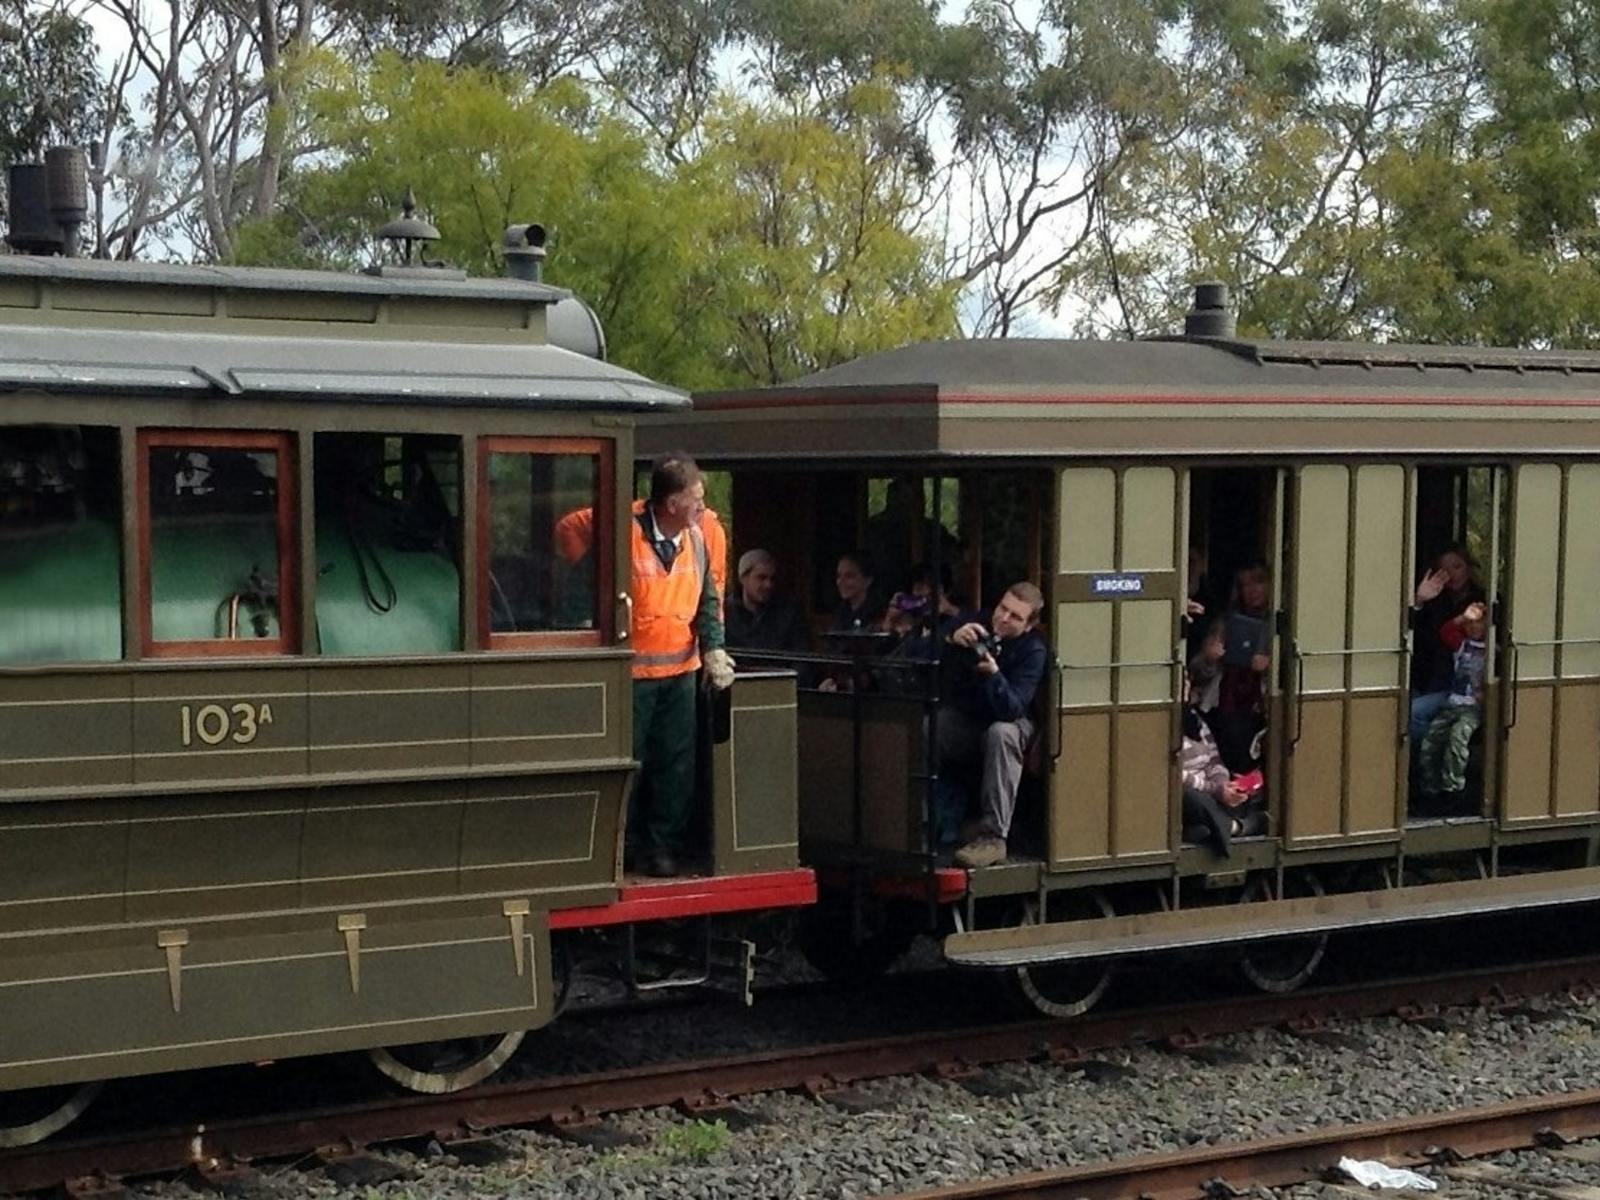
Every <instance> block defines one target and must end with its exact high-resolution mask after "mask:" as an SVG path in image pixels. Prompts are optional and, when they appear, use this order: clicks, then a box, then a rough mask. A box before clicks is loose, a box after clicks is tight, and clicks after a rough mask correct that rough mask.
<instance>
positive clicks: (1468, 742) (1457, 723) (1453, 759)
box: [1417, 603, 1487, 811]
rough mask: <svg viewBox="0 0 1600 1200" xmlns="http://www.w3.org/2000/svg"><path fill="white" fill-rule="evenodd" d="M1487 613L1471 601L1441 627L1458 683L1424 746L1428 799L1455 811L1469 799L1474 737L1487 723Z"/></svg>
mask: <svg viewBox="0 0 1600 1200" xmlns="http://www.w3.org/2000/svg"><path fill="white" fill-rule="evenodd" d="M1486 611H1487V610H1486V609H1485V606H1484V605H1483V604H1482V603H1474V604H1469V605H1468V606H1467V609H1466V611H1465V612H1463V613H1461V614H1459V615H1458V616H1456V617H1453V618H1452V619H1451V620H1449V621H1447V622H1446V623H1445V625H1444V626H1443V628H1441V629H1440V631H1439V641H1440V643H1441V645H1443V646H1444V647H1445V648H1447V649H1448V650H1450V651H1451V669H1452V681H1451V685H1450V690H1449V691H1448V692H1446V694H1445V698H1444V703H1443V704H1442V705H1440V707H1439V711H1438V712H1436V713H1435V714H1434V716H1433V718H1432V720H1430V721H1429V722H1428V728H1427V731H1426V733H1424V735H1423V738H1422V744H1421V746H1420V747H1419V749H1418V755H1417V758H1418V774H1419V775H1420V777H1421V789H1422V797H1423V800H1424V803H1425V804H1426V803H1433V804H1442V805H1443V806H1444V807H1445V808H1446V809H1447V810H1451V811H1455V810H1459V809H1460V808H1461V807H1462V806H1463V804H1464V802H1465V801H1466V800H1467V797H1466V794H1465V793H1466V787H1467V764H1468V762H1469V760H1470V758H1471V753H1472V739H1473V736H1474V735H1475V734H1476V733H1477V731H1478V727H1479V725H1480V724H1481V723H1482V721H1483V673H1484V662H1485V658H1486V650H1485V645H1484V633H1485V628H1486V623H1485V619H1484V618H1485V613H1486Z"/></svg>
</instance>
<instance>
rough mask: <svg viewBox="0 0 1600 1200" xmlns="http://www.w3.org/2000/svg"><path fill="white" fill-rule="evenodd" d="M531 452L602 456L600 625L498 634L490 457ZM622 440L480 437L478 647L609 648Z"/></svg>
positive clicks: (597, 520) (596, 548)
mask: <svg viewBox="0 0 1600 1200" xmlns="http://www.w3.org/2000/svg"><path fill="white" fill-rule="evenodd" d="M491 454H527V455H543V456H545V457H553V456H556V455H562V454H581V455H583V456H585V457H587V458H595V459H598V460H599V471H598V479H597V490H598V492H599V495H598V496H597V497H596V503H595V513H594V543H593V553H594V554H595V555H596V556H597V557H596V559H595V572H594V575H595V607H596V613H595V628H593V629H559V630H556V629H553V630H549V631H545V632H536V633H535V632H530V633H495V632H494V631H493V629H492V628H491V622H490V616H489V519H490V507H489V456H490V455H491ZM615 454H616V443H615V442H613V441H611V440H610V439H608V438H553V437H483V438H479V439H478V483H477V494H478V495H477V500H478V528H477V530H476V536H475V539H474V540H475V543H476V556H477V579H478V612H477V627H478V646H479V648H480V649H483V650H550V649H557V648H561V647H567V646H609V645H610V644H611V640H612V631H613V624H614V617H615V610H614V607H613V605H612V604H611V602H610V597H611V595H612V592H613V590H614V583H613V581H614V580H615V577H616V576H615V563H614V561H613V560H614V556H615V555H614V551H615V546H616V492H617V482H616V462H615Z"/></svg>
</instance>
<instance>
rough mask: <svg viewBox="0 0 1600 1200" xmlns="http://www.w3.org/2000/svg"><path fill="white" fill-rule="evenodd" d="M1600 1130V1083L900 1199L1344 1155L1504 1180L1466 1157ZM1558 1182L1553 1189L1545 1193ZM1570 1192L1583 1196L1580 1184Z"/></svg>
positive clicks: (1197, 1196)
mask: <svg viewBox="0 0 1600 1200" xmlns="http://www.w3.org/2000/svg"><path fill="white" fill-rule="evenodd" d="M1594 1137H1600V1088H1594V1089H1590V1090H1588V1091H1584V1092H1574V1093H1568V1094H1565V1095H1556V1096H1538V1097H1533V1098H1530V1099H1525V1100H1515V1101H1509V1102H1507V1103H1505V1104H1495V1105H1489V1106H1487V1107H1483V1108H1469V1109H1460V1110H1457V1111H1455V1112H1448V1113H1429V1114H1426V1115H1424V1116H1417V1117H1406V1118H1403V1119H1400V1120H1394V1121H1376V1122H1372V1123H1370V1124H1364V1125H1343V1126H1336V1127H1334V1128H1330V1129H1319V1130H1316V1131H1315V1132H1312V1133H1307V1134H1291V1135H1286V1136H1283V1137H1274V1138H1263V1139H1261V1140H1259V1141H1253V1142H1236V1143H1232V1144H1225V1145H1220V1146H1206V1147H1204V1148H1202V1149H1198V1150H1183V1151H1177V1152H1175V1153H1171V1154H1151V1155H1141V1156H1139V1157H1137V1158H1125V1159H1117V1160H1114V1161H1112V1162H1104V1163H1091V1164H1087V1165H1085V1166H1081V1167H1070V1168H1067V1169H1065V1170H1061V1171H1047V1172H1041V1173H1039V1174H1036V1175H1022V1176H1016V1177H1013V1178H1010V1179H999V1180H988V1181H982V1182H977V1183H962V1184H955V1185H952V1186H950V1187H943V1188H933V1189H930V1190H925V1191H917V1192H903V1193H901V1194H900V1195H899V1196H898V1197H895V1198H894V1200H1123V1198H1125V1197H1130V1196H1137V1197H1139V1198H1140V1200H1210V1198H1212V1197H1216V1196H1233V1195H1242V1194H1244V1193H1245V1192H1246V1190H1247V1189H1250V1188H1259V1187H1283V1186H1286V1185H1289V1184H1296V1183H1307V1182H1310V1181H1313V1180H1319V1179H1331V1178H1334V1177H1335V1176H1334V1174H1333V1173H1334V1172H1335V1170H1336V1167H1337V1164H1338V1162H1339V1160H1340V1159H1341V1158H1354V1159H1379V1160H1381V1161H1383V1162H1385V1163H1387V1164H1388V1165H1390V1166H1409V1167H1417V1166H1423V1165H1427V1164H1437V1165H1439V1166H1441V1167H1442V1168H1443V1170H1444V1173H1445V1174H1447V1175H1454V1176H1455V1177H1458V1178H1463V1179H1473V1180H1477V1181H1481V1182H1487V1183H1494V1182H1497V1181H1500V1179H1501V1177H1500V1176H1498V1175H1497V1173H1495V1172H1493V1171H1492V1170H1485V1169H1484V1168H1482V1167H1468V1168H1465V1169H1463V1168H1462V1167H1461V1166H1460V1164H1461V1163H1463V1162H1464V1161H1465V1160H1469V1159H1474V1158H1481V1157H1484V1156H1485V1155H1489V1154H1498V1153H1500V1152H1501V1151H1504V1150H1520V1149H1524V1148H1526V1147H1531V1146H1544V1147H1547V1148H1550V1149H1551V1150H1552V1151H1553V1152H1555V1153H1560V1152H1561V1151H1562V1149H1563V1148H1564V1147H1565V1145H1566V1143H1568V1142H1576V1141H1581V1140H1584V1139H1587V1138H1594ZM1591 1161H1592V1160H1591ZM1510 1182H1512V1183H1513V1184H1514V1183H1515V1181H1514V1180H1511V1181H1510ZM1558 1191H1559V1189H1549V1188H1543V1189H1540V1191H1539V1192H1538V1193H1535V1194H1541V1195H1545V1196H1551V1195H1552V1194H1555V1193H1556V1192H1558ZM1591 1191H1592V1194H1594V1195H1597V1196H1600V1191H1594V1190H1592V1189H1591ZM1418 1194H1419V1195H1420V1194H1421V1193H1418ZM1570 1195H1571V1196H1572V1197H1574V1200H1575V1198H1576V1196H1577V1195H1578V1189H1571V1190H1570Z"/></svg>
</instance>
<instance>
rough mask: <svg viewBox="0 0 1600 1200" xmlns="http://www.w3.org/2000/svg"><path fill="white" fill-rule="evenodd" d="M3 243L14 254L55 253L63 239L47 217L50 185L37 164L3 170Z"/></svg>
mask: <svg viewBox="0 0 1600 1200" xmlns="http://www.w3.org/2000/svg"><path fill="white" fill-rule="evenodd" d="M6 210H7V211H6V216H7V217H8V218H9V223H8V228H7V230H6V242H7V243H8V244H9V245H10V247H11V248H12V249H13V250H15V251H16V252H17V253H18V254H59V253H61V247H62V244H63V242H64V241H65V239H64V238H63V237H62V236H61V226H59V225H57V224H56V223H55V221H54V220H52V219H51V217H50V185H49V181H48V179H47V177H46V175H45V168H44V166H43V165H42V164H40V163H12V164H11V166H10V167H9V168H7V170H6Z"/></svg>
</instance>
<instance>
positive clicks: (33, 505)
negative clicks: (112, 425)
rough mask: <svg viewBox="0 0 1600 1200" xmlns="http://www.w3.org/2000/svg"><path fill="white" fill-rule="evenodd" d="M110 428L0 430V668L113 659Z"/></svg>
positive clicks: (118, 602)
mask: <svg viewBox="0 0 1600 1200" xmlns="http://www.w3.org/2000/svg"><path fill="white" fill-rule="evenodd" d="M117 458H118V454H117V433H116V430H114V429H95V428H83V427H80V426H77V425H30V426H5V427H0V664H8V665H11V664H23V663H46V662H107V661H113V660H116V659H118V658H120V657H122V528H121V520H122V518H121V484H120V474H121V473H120V471H119V469H118V463H117Z"/></svg>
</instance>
